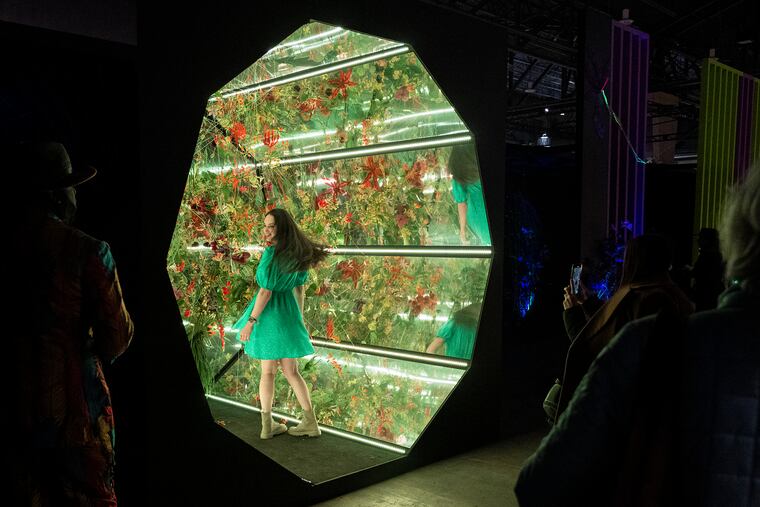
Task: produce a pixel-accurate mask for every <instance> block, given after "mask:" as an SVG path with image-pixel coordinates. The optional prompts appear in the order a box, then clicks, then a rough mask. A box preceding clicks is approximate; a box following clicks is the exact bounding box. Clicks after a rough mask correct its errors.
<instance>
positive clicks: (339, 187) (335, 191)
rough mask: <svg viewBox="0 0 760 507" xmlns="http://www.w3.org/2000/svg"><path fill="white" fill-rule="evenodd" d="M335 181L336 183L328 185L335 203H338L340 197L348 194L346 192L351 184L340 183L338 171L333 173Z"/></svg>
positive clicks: (346, 182)
mask: <svg viewBox="0 0 760 507" xmlns="http://www.w3.org/2000/svg"><path fill="white" fill-rule="evenodd" d="M333 179H334V180H335V181H333V182H328V183H327V186H328V187H329V188H330V190H328V192H329V193H330V194H332V198H333V201H337V200H338V197H340V196H341V195H346V194H348V192H346V190H345V187H347V186H348V185H349V184H350V183H351V182H349V181H340V175H339V174H338V171H335V172H334V173H333Z"/></svg>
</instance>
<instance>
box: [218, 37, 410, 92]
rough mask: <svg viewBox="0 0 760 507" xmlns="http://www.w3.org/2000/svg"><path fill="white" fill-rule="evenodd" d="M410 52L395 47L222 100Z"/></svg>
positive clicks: (274, 81)
mask: <svg viewBox="0 0 760 507" xmlns="http://www.w3.org/2000/svg"><path fill="white" fill-rule="evenodd" d="M408 51H409V47H408V46H398V47H395V48H391V49H387V50H385V51H379V52H377V53H372V54H370V55H367V56H365V57H362V58H356V59H352V60H346V61H343V62H338V63H335V64H333V65H328V66H325V67H319V68H317V69H314V70H312V71H309V72H299V73H298V74H294V75H292V76H286V77H283V78H281V79H273V80H271V81H266V82H264V83H261V84H258V85H254V86H251V87H246V88H243V89H240V90H235V91H231V92H227V93H223V94H222V98H225V99H226V98H229V97H234V96H235V95H241V94H243V93H251V92H255V91H257V90H261V89H263V88H272V87H275V86H280V85H284V84H287V83H292V82H294V81H300V80H302V79H308V78H310V77H314V76H321V75H322V74H326V73H328V72H333V71H336V70H341V69H345V68H346V67H353V66H354V65H361V64H363V63H368V62H373V61H375V60H379V59H381V58H387V57H389V56H394V55H399V54H401V53H406V52H408ZM216 100H219V99H218V98H216V97H212V98H210V99H209V100H208V101H209V102H214V101H216Z"/></svg>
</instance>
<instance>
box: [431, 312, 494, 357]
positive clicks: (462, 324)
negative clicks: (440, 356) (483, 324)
mask: <svg viewBox="0 0 760 507" xmlns="http://www.w3.org/2000/svg"><path fill="white" fill-rule="evenodd" d="M480 306H481V304H480V303H474V304H471V305H468V306H465V307H464V308H462V309H461V310H459V311H458V312H456V313H454V315H452V316H451V318H450V319H449V320H448V322H446V324H444V325H443V326H442V327H441V329H439V330H438V332H437V333H436V334H435V338H434V339H433V341H432V342H431V343H430V345H428V348H427V350H425V352H427V353H428V354H437V353H439V350H440V349H441V347H443V348H444V349H445V352H444V354H445V355H447V356H449V357H460V358H462V359H471V358H472V347H473V345H474V344H475V331H476V330H477V328H478V317H480Z"/></svg>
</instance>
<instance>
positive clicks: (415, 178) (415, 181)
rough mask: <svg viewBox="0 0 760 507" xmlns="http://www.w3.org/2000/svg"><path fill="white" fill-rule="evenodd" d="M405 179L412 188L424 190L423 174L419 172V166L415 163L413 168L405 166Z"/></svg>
mask: <svg viewBox="0 0 760 507" xmlns="http://www.w3.org/2000/svg"><path fill="white" fill-rule="evenodd" d="M402 167H403V169H404V173H405V174H404V179H405V180H406V181H407V183H409V184H410V185H411V186H413V187H415V188H422V185H423V184H422V172H421V171H420V170H419V168H418V166H417V164H416V163H415V164H414V165H413V166H412V167H411V168H409V166H408V165H407V164H404V165H403V166H402Z"/></svg>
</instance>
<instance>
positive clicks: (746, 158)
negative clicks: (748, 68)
mask: <svg viewBox="0 0 760 507" xmlns="http://www.w3.org/2000/svg"><path fill="white" fill-rule="evenodd" d="M754 98H755V80H754V78H753V77H752V76H750V75H749V74H744V75H743V76H742V77H740V78H739V100H738V101H737V104H736V107H737V109H736V158H735V159H734V160H735V163H734V178H735V180H736V181H737V182H738V181H744V178H745V177H746V175H747V170H748V169H749V166H750V159H751V156H752V155H751V152H752V150H751V147H752V145H751V142H752V116H753V113H754V110H755V108H754Z"/></svg>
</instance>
